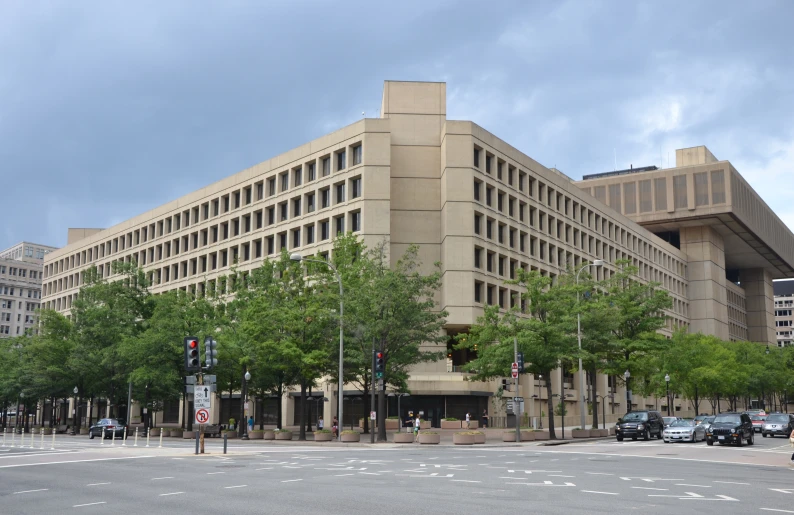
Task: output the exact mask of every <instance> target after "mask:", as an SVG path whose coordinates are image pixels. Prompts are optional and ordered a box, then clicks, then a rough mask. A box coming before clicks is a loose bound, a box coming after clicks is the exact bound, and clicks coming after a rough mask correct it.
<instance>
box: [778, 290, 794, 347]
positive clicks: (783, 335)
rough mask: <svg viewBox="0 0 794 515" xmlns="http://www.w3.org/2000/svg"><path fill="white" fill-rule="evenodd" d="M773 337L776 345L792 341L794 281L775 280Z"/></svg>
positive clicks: (793, 337) (784, 345)
mask: <svg viewBox="0 0 794 515" xmlns="http://www.w3.org/2000/svg"><path fill="white" fill-rule="evenodd" d="M774 293H775V333H776V334H775V337H776V339H777V345H778V347H788V346H789V345H791V343H792V342H793V341H794V281H775V283H774Z"/></svg>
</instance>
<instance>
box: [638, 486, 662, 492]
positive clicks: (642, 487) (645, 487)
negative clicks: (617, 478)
mask: <svg viewBox="0 0 794 515" xmlns="http://www.w3.org/2000/svg"><path fill="white" fill-rule="evenodd" d="M632 488H635V489H637V490H658V491H660V492H666V491H667V488H651V487H650V486H632Z"/></svg>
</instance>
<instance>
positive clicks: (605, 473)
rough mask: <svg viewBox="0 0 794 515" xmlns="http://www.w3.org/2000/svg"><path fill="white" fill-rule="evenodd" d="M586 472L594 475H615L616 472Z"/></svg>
mask: <svg viewBox="0 0 794 515" xmlns="http://www.w3.org/2000/svg"><path fill="white" fill-rule="evenodd" d="M585 474H590V475H592V476H614V475H615V474H610V473H609V472H585Z"/></svg>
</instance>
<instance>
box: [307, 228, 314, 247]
mask: <svg viewBox="0 0 794 515" xmlns="http://www.w3.org/2000/svg"><path fill="white" fill-rule="evenodd" d="M305 229H306V244H307V245H309V244H312V243H314V225H307V226H306V228H305Z"/></svg>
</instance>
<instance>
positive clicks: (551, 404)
mask: <svg viewBox="0 0 794 515" xmlns="http://www.w3.org/2000/svg"><path fill="white" fill-rule="evenodd" d="M543 377H545V378H546V396H547V397H548V399H547V400H546V403H547V409H548V410H549V411H548V414H549V439H550V440H556V439H557V435H556V434H555V433H554V398H553V397H552V396H551V393H552V391H551V372H550V371H549V370H547V371H545V372H544V373H543Z"/></svg>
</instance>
